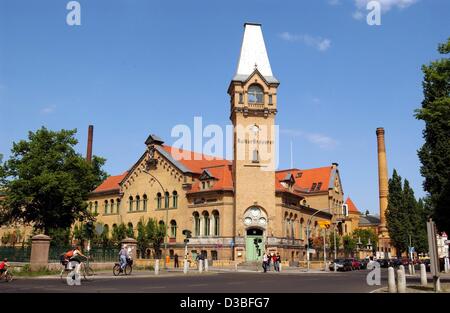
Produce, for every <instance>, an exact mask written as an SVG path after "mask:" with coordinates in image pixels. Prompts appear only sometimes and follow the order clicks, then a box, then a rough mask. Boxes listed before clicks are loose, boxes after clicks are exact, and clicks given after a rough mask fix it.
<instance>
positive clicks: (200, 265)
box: [198, 260, 203, 273]
mask: <svg viewBox="0 0 450 313" xmlns="http://www.w3.org/2000/svg"><path fill="white" fill-rule="evenodd" d="M198 272H199V273H201V272H203V260H198Z"/></svg>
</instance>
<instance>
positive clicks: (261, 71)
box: [228, 23, 281, 261]
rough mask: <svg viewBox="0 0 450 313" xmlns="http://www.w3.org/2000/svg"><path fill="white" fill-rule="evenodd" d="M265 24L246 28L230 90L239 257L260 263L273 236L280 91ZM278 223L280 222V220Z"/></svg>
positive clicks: (248, 24) (276, 215)
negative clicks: (267, 42)
mask: <svg viewBox="0 0 450 313" xmlns="http://www.w3.org/2000/svg"><path fill="white" fill-rule="evenodd" d="M278 85H279V82H278V80H277V79H276V78H275V77H274V76H273V74H272V69H271V67H270V63H269V58H268V55H267V51H266V46H265V43H264V38H263V34H262V30H261V24H254V23H246V24H244V37H243V40H242V46H241V53H240V56H239V62H238V67H237V71H236V74H235V76H234V77H233V79H232V81H231V83H230V86H229V88H228V94H229V95H230V104H231V107H230V109H231V112H230V119H231V121H232V123H233V126H234V128H233V129H234V132H233V140H234V142H233V148H234V151H233V153H234V155H233V156H234V158H233V180H234V192H235V195H234V213H235V216H234V219H235V253H236V252H238V253H239V252H240V251H242V250H243V249H244V250H243V251H244V252H245V255H246V260H247V261H253V260H259V259H260V257H261V255H262V253H263V252H264V247H265V243H266V242H267V237H270V236H277V235H279V234H275V228H274V227H273V225H275V223H277V224H278V222H279V223H281V214H276V211H275V170H276V167H277V165H278V160H277V152H278V142H277V136H278V133H277V131H278V128H277V127H276V125H275V115H276V113H277V88H278ZM278 219H280V221H278Z"/></svg>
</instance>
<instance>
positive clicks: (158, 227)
mask: <svg viewBox="0 0 450 313" xmlns="http://www.w3.org/2000/svg"><path fill="white" fill-rule="evenodd" d="M145 231H146V233H147V238H148V240H149V243H150V244H152V246H153V250H154V251H155V255H156V257H157V258H160V257H161V244H162V243H163V242H164V238H165V236H166V232H167V229H166V226H165V224H164V223H161V224H160V223H158V222H157V221H156V219H154V218H150V219H149V220H148V221H147V224H146V225H145Z"/></svg>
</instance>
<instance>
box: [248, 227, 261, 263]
mask: <svg viewBox="0 0 450 313" xmlns="http://www.w3.org/2000/svg"><path fill="white" fill-rule="evenodd" d="M264 247H265V242H264V237H263V231H262V230H261V229H259V228H249V229H247V238H246V240H245V255H246V260H247V261H260V260H261V259H262V255H263V253H264Z"/></svg>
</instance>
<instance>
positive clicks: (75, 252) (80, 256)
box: [69, 246, 88, 274]
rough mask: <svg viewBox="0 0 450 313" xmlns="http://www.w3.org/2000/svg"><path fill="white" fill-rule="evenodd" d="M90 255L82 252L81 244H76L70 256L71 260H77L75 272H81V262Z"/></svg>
mask: <svg viewBox="0 0 450 313" xmlns="http://www.w3.org/2000/svg"><path fill="white" fill-rule="evenodd" d="M87 258H88V257H87V256H85V255H84V254H83V253H81V249H80V247H79V246H76V247H75V249H73V253H72V256H71V257H70V258H69V262H75V272H76V273H77V274H80V267H81V262H83V261H84V260H85V259H87Z"/></svg>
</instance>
